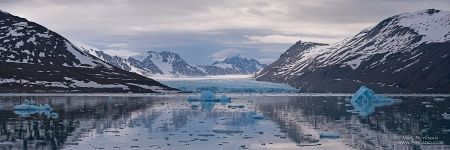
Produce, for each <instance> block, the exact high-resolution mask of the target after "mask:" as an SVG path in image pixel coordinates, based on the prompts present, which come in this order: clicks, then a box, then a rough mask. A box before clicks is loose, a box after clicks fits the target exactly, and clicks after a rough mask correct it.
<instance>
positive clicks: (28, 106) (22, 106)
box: [13, 100, 53, 111]
mask: <svg viewBox="0 0 450 150" xmlns="http://www.w3.org/2000/svg"><path fill="white" fill-rule="evenodd" d="M13 108H14V110H49V111H52V110H53V108H52V107H50V105H48V104H44V105H42V104H40V105H37V104H35V102H34V101H28V100H26V101H25V104H20V105H16V106H14V107H13Z"/></svg>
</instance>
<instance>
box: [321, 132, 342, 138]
mask: <svg viewBox="0 0 450 150" xmlns="http://www.w3.org/2000/svg"><path fill="white" fill-rule="evenodd" d="M319 136H320V138H340V137H341V134H339V133H338V132H332V131H324V132H320V133H319Z"/></svg>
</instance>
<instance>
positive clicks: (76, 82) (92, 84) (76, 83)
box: [64, 77, 128, 89]
mask: <svg viewBox="0 0 450 150" xmlns="http://www.w3.org/2000/svg"><path fill="white" fill-rule="evenodd" d="M64 79H65V80H67V81H71V82H73V83H71V84H70V86H72V87H92V88H122V89H128V86H125V85H122V84H99V83H97V82H94V81H88V82H85V81H80V80H76V79H73V78H69V77H64Z"/></svg>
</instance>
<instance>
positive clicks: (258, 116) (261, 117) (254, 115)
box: [251, 113, 264, 119]
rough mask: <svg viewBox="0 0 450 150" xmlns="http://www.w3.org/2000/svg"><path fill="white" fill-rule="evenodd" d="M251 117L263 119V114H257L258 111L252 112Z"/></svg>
mask: <svg viewBox="0 0 450 150" xmlns="http://www.w3.org/2000/svg"><path fill="white" fill-rule="evenodd" d="M251 117H252V118H253V119H264V116H263V115H262V114H259V113H257V114H253V115H251Z"/></svg>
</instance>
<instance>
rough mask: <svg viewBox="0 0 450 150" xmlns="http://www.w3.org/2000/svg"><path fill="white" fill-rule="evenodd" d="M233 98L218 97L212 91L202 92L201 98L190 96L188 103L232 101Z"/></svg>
mask: <svg viewBox="0 0 450 150" xmlns="http://www.w3.org/2000/svg"><path fill="white" fill-rule="evenodd" d="M230 100H231V98H229V97H227V96H225V95H221V96H217V95H216V94H214V93H213V92H211V91H202V92H201V93H200V95H199V96H190V97H188V101H230Z"/></svg>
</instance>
